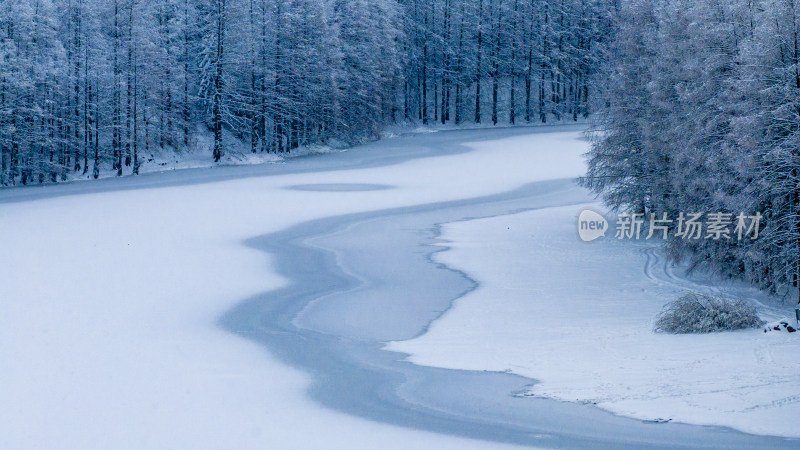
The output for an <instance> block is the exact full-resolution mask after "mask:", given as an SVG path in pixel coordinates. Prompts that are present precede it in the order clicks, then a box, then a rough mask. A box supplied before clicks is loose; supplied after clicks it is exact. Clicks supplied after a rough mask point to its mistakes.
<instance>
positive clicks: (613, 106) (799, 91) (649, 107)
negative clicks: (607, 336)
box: [583, 0, 800, 291]
mask: <svg viewBox="0 0 800 450" xmlns="http://www.w3.org/2000/svg"><path fill="white" fill-rule="evenodd" d="M615 17H616V19H615V25H614V27H613V30H614V35H613V36H611V37H610V39H609V45H608V46H607V47H606V48H605V50H604V56H603V58H602V60H603V61H604V62H603V64H602V65H601V67H600V68H599V70H598V76H599V78H600V82H599V83H598V84H597V85H598V86H602V89H599V90H598V91H597V92H596V93H595V96H594V101H595V105H596V110H597V114H596V116H595V118H596V123H597V130H598V133H597V135H596V139H595V141H594V144H593V146H592V149H591V152H590V154H589V171H588V175H587V177H586V178H585V179H584V180H583V181H584V183H585V184H586V185H587V186H588V187H590V188H592V189H594V190H595V191H597V192H600V193H602V194H603V198H604V199H605V201H606V202H607V203H608V204H610V205H612V206H614V207H616V208H619V209H624V210H627V211H629V212H634V213H640V214H644V215H645V216H648V217H649V215H650V214H655V215H656V217H662V216H663V214H667V215H668V216H669V217H678V216H679V214H680V213H685V214H689V213H706V214H708V213H723V214H732V215H733V216H734V217H735V216H736V215H737V214H740V213H742V212H744V213H746V214H748V215H753V216H755V215H758V214H761V215H763V218H762V219H761V229H760V230H759V231H760V233H759V236H758V238H757V239H744V240H737V239H731V240H726V239H721V240H710V239H694V240H693V239H684V238H681V237H676V236H675V235H674V234H672V235H671V237H670V238H669V239H668V241H667V248H668V250H669V253H670V255H671V256H672V257H673V258H674V259H684V258H687V259H689V260H690V261H691V262H692V263H693V265H694V266H698V265H702V266H710V267H711V268H712V269H715V270H717V271H719V272H721V273H723V274H727V275H729V276H734V277H743V278H744V279H746V280H747V281H749V282H751V283H754V284H755V285H757V286H759V287H762V288H767V289H771V290H773V291H776V290H783V289H784V288H787V287H788V286H791V285H794V286H797V284H798V274H799V273H800V43H798V38H799V37H800V36H798V34H800V2H798V0H700V1H698V0H691V1H690V0H630V1H627V2H621V4H620V6H619V11H618V14H616V15H615Z"/></svg>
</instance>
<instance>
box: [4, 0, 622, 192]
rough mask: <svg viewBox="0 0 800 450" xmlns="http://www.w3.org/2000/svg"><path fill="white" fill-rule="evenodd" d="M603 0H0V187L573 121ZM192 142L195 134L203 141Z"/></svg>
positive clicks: (582, 106) (601, 25)
mask: <svg viewBox="0 0 800 450" xmlns="http://www.w3.org/2000/svg"><path fill="white" fill-rule="evenodd" d="M612 11H613V2H612V1H610V0H435V1H429V0H399V1H396V0H322V1H320V0H153V1H149V0H148V1H145V0H2V1H0V61H2V64H0V152H1V157H0V164H1V165H0V185H14V184H31V183H47V182H57V181H59V180H65V179H68V178H69V177H71V176H72V177H74V176H75V175H76V174H77V175H80V176H83V177H95V178H97V177H98V176H99V175H100V173H101V172H102V171H106V172H108V171H112V173H116V174H117V175H126V174H131V173H132V174H137V173H138V171H139V167H140V164H141V162H142V159H143V158H145V157H148V156H149V155H151V154H152V153H153V152H162V153H163V152H167V153H169V152H175V153H180V152H182V151H184V150H186V149H195V148H197V147H198V146H202V145H205V146H206V147H208V158H214V160H215V161H219V160H220V158H221V157H222V156H223V155H224V154H225V152H226V150H227V149H228V148H230V147H234V146H235V147H237V148H246V149H247V151H249V152H254V153H260V152H276V153H282V152H288V151H291V150H292V149H294V148H296V147H298V146H303V145H306V144H310V143H324V142H326V141H328V140H330V139H334V138H335V139H337V140H338V141H342V142H346V143H353V142H357V141H359V140H362V139H364V138H371V137H373V136H376V135H377V134H378V133H379V131H380V130H381V128H382V127H384V126H385V125H388V124H391V123H398V122H404V121H405V122H411V121H413V122H419V123H421V124H432V123H442V124H461V123H468V122H482V123H493V124H497V123H511V124H514V123H520V122H546V121H553V120H556V121H557V120H561V119H570V120H574V119H577V118H578V117H580V116H584V115H586V114H587V113H588V110H589V109H588V106H587V105H588V101H589V100H588V99H589V98H590V97H591V95H592V92H591V89H590V87H589V86H590V79H591V77H592V74H593V73H594V72H595V69H596V67H597V64H598V61H599V59H598V55H599V49H600V44H601V43H602V41H603V39H604V37H605V36H608V35H609V26H610V25H611V16H610V14H611V12H612ZM201 144H202V145H201Z"/></svg>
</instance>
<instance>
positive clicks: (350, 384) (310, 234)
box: [219, 182, 797, 448]
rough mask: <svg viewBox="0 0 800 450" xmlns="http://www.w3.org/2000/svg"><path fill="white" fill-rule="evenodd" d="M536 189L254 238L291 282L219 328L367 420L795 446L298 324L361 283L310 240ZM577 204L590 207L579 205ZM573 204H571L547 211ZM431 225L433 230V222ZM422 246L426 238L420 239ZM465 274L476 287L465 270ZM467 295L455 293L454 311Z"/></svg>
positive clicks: (590, 439)
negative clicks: (533, 390) (645, 413)
mask: <svg viewBox="0 0 800 450" xmlns="http://www.w3.org/2000/svg"><path fill="white" fill-rule="evenodd" d="M545 183H546V182H545ZM533 185H541V183H533V184H532V185H529V186H526V187H523V188H521V189H518V190H516V191H512V192H509V193H505V194H499V195H493V196H487V197H482V198H478V199H468V200H460V201H454V202H444V203H436V204H428V205H422V206H414V207H407V208H396V209H388V210H383V211H376V212H367V213H358V214H350V215H345V216H339V217H333V218H325V219H320V220H315V221H312V222H306V223H303V224H299V225H297V226H294V227H292V228H289V229H286V230H283V231H280V232H277V233H274V234H269V235H264V236H260V237H256V238H253V239H250V240H248V241H247V242H246V245H248V246H250V247H252V248H256V249H259V250H261V251H265V252H267V253H269V254H271V255H272V256H273V258H274V259H273V266H274V267H275V268H276V270H277V272H278V273H279V274H280V275H281V276H283V277H285V278H287V279H288V280H290V281H289V284H288V285H287V286H285V287H283V288H281V289H278V290H274V291H270V292H265V293H263V294H260V295H257V296H254V297H251V298H250V299H247V300H245V301H243V302H241V303H239V304H238V305H237V306H236V307H234V308H233V309H232V310H231V311H229V312H228V313H226V314H225V315H224V316H223V317H222V318H220V321H219V323H220V325H221V326H222V327H223V328H225V329H226V330H229V331H230V332H233V333H236V334H238V335H240V336H242V337H245V338H247V339H250V340H253V341H255V342H258V343H260V344H262V345H264V346H266V347H267V348H268V349H269V351H270V353H271V354H272V355H274V356H276V357H278V358H279V359H280V360H281V361H283V362H284V363H286V364H289V365H290V366H293V367H296V368H298V369H301V370H303V371H305V372H307V373H309V374H310V375H311V376H312V378H313V382H312V384H311V386H310V387H309V391H308V392H309V395H310V397H311V398H312V399H314V400H315V401H317V402H319V403H320V404H322V405H324V406H326V407H328V408H331V409H334V410H338V411H341V412H344V413H347V414H350V415H354V416H358V417H363V418H366V419H369V420H375V421H379V422H384V423H389V424H394V425H401V426H406V427H410V428H414V429H419V430H426V431H431V432H437V433H443V434H449V435H455V436H461V437H467V438H474V439H481V440H487V441H495V442H504V443H514V444H522V445H531V446H544V447H548V448H620V447H630V448H679V447H685V448H792V447H796V445H797V441H796V440H793V439H786V438H780V437H769V436H756V435H750V434H746V433H742V432H738V431H735V430H731V429H728V428H723V427H708V426H696V425H686V424H679V423H668V424H658V425H653V424H646V423H643V422H641V421H640V420H636V419H631V418H625V417H620V416H616V415H614V414H612V413H609V412H606V411H603V410H600V409H598V408H596V407H593V406H589V405H580V404H576V403H568V402H563V401H558V400H552V399H540V398H521V397H518V396H515V395H514V393H517V392H520V391H521V390H523V389H524V388H525V386H529V385H530V384H531V383H534V382H535V381H534V380H531V379H527V378H524V377H521V376H518V375H513V374H508V373H496V372H483V371H465V370H452V369H441V368H434V367H426V366H418V365H415V364H412V363H410V362H408V361H405V360H404V359H405V356H406V355H405V354H402V353H398V352H392V351H387V350H384V349H383V348H382V347H383V342H379V341H371V340H358V339H350V338H346V337H342V336H337V335H333V334H326V333H322V332H319V331H315V330H313V329H307V328H298V327H296V326H295V325H294V324H293V319H294V318H295V317H296V316H297V314H299V313H300V312H301V311H302V310H303V309H304V308H305V306H306V305H307V304H308V303H309V302H311V301H313V300H314V299H316V298H319V297H321V296H324V295H329V294H332V293H335V292H341V291H346V290H350V289H353V288H355V287H357V285H358V284H359V283H360V282H359V281H358V280H357V279H355V278H354V277H352V276H348V275H347V274H346V273H345V272H344V271H343V270H342V269H341V268H340V267H339V266H338V265H337V262H336V254H335V253H334V252H333V251H331V250H325V249H322V248H318V247H314V246H311V245H307V244H306V242H305V241H307V240H309V239H311V238H314V237H318V236H322V235H327V234H330V233H331V232H333V231H335V230H342V229H343V228H345V227H347V226H350V225H352V224H355V223H358V222H362V221H366V220H373V219H376V218H381V217H389V216H395V215H403V214H417V213H420V212H425V211H431V210H436V209H443V208H449V207H455V206H464V205H467V204H479V203H491V202H496V201H501V200H503V199H507V198H511V197H513V196H515V195H523V194H524V193H525V192H526V191H527V190H530V189H531V186H533ZM580 203H585V202H583V201H581V202H578V203H574V204H580ZM568 204H572V203H567V204H560V205H551V206H566V205H568ZM506 213H507V212H506ZM496 215H503V214H496ZM464 219H466V217H465V218H464ZM430 226H431V227H434V228H435V227H436V224H435V223H433V224H431V225H430ZM425 240H426V239H424V238H420V241H421V243H424V241H425ZM426 248H427V249H428V250H427V251H428V255H427V259H428V260H429V261H430V262H431V263H432V264H435V265H436V266H439V267H438V268H439V270H442V269H444V270H452V269H449V268H446V267H441V266H442V264H440V263H437V262H434V261H433V260H432V259H431V255H432V254H433V253H435V252H437V251H441V250H442V248H441V247H438V246H432V245H427V246H426ZM461 275H462V276H464V277H466V279H468V280H470V281H471V283H474V284H477V283H475V281H474V280H471V279H469V276H468V275H467V274H464V273H461ZM464 294H465V292H456V293H454V295H452V296H451V299H450V301H449V305H450V307H451V306H452V305H453V303H454V302H455V301H456V300H457V299H458V298H460V297H461V296H462V295H464ZM429 324H430V322H429V323H427V324H425V327H427V326H429Z"/></svg>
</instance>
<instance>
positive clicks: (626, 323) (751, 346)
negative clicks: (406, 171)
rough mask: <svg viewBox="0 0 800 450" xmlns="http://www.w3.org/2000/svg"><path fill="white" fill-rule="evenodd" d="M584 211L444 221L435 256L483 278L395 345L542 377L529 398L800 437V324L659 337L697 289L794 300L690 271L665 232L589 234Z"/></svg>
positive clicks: (439, 361)
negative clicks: (650, 237) (657, 236)
mask: <svg viewBox="0 0 800 450" xmlns="http://www.w3.org/2000/svg"><path fill="white" fill-rule="evenodd" d="M585 206H591V207H593V208H595V209H597V210H598V211H602V207H601V206H600V205H585ZM582 209H583V207H561V208H549V209H543V210H535V211H529V212H524V213H519V214H514V215H509V216H501V217H495V218H488V219H479V220H472V221H466V222H456V223H451V224H446V225H444V226H443V229H442V232H443V233H442V238H443V239H444V240H445V244H442V245H445V246H446V247H448V248H449V249H448V250H446V251H443V252H439V253H437V254H436V255H435V258H436V260H437V261H440V262H442V263H444V264H446V265H447V266H449V267H452V268H454V269H458V270H461V271H463V272H465V273H467V274H468V275H469V276H470V277H471V278H473V279H474V280H476V281H477V282H478V283H479V284H480V285H479V287H478V288H477V289H476V290H474V291H473V292H471V293H469V294H467V295H466V296H464V297H462V298H460V299H459V300H457V301H456V303H455V306H454V307H453V308H452V309H451V310H449V311H448V312H447V313H445V315H444V316H443V317H442V318H440V319H439V320H437V321H436V322H434V324H433V325H432V326H431V328H430V330H429V331H428V332H427V334H424V335H423V336H421V337H418V338H416V339H413V340H410V341H405V342H395V343H391V344H390V345H388V347H389V348H390V349H392V350H397V351H401V352H406V353H409V354H411V356H410V360H411V361H412V362H414V363H417V364H423V365H432V366H438V367H447V368H458V369H472V370H492V371H510V372H514V373H517V374H521V375H524V376H527V377H531V378H534V379H536V380H537V381H538V383H537V384H535V385H534V386H533V387H532V388H531V390H530V392H528V395H534V396H541V397H551V398H555V399H561V400H566V401H575V402H586V403H596V404H597V405H598V406H599V407H601V408H604V409H607V410H609V411H612V412H614V413H617V414H621V415H626V416H632V417H636V418H641V419H646V420H658V419H662V420H674V421H680V422H688V423H694V424H709V425H711V424H713V425H724V426H729V427H733V428H736V429H739V430H742V431H746V432H751V433H757V434H775V435H783V436H793V437H798V436H800V428H799V427H798V426H797V419H798V418H800V333H792V334H790V333H786V332H781V333H778V332H773V333H764V332H763V330H762V329H756V330H744V331H736V332H726V333H715V334H706V335H669V334H656V333H653V332H652V322H653V319H654V318H655V317H656V315H657V314H658V312H659V311H660V310H661V308H662V306H663V305H664V304H665V303H667V302H669V301H671V300H673V299H675V298H677V297H678V296H679V295H680V294H681V293H682V292H685V291H686V290H690V289H695V290H700V291H715V290H716V291H722V292H723V293H726V294H727V295H737V296H741V297H744V298H748V299H752V300H753V301H757V302H759V305H760V306H759V309H760V314H761V315H762V317H763V318H764V319H767V320H775V319H779V318H783V317H789V316H790V314H791V315H792V317H793V311H792V309H791V307H789V306H788V305H787V306H780V303H779V302H780V300H778V299H774V298H769V297H767V296H766V295H764V294H763V293H760V292H758V291H757V290H755V289H752V288H748V287H746V286H743V285H741V284H739V283H733V282H724V281H720V280H716V279H714V278H713V277H711V276H707V275H706V276H703V275H698V276H693V277H692V278H691V279H688V278H687V277H684V276H682V275H681V274H682V273H684V272H683V271H682V270H681V268H671V267H669V266H668V265H667V264H666V262H665V260H664V258H663V257H662V256H661V255H662V253H661V251H660V249H659V244H658V243H657V242H655V241H630V240H623V241H618V240H615V239H614V233H613V230H612V231H611V232H610V233H608V234H607V236H606V238H603V239H600V240H598V241H595V242H591V243H585V242H582V241H581V240H580V239H579V237H578V234H577V216H578V214H579V213H580V211H581V210H582ZM609 217H610V216H609ZM788 303H791V301H788ZM791 323H792V324H794V320H792V321H791Z"/></svg>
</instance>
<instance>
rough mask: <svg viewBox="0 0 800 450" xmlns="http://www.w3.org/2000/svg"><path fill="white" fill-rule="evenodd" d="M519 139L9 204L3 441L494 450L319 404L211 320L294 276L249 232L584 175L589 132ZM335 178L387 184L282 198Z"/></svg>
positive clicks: (1, 358)
mask: <svg viewBox="0 0 800 450" xmlns="http://www.w3.org/2000/svg"><path fill="white" fill-rule="evenodd" d="M573 130H574V128H573ZM514 133H517V135H516V137H509V138H507V139H503V140H501V141H498V142H495V143H480V144H476V145H475V146H474V148H475V150H474V151H471V152H467V153H462V154H451V155H448V156H439V157H429V158H423V159H412V160H410V161H407V162H401V163H399V164H394V165H388V166H382V167H374V166H375V165H376V164H375V163H374V162H373V161H372V160H370V159H369V155H370V152H391V151H393V150H394V149H393V148H391V147H390V148H388V149H387V148H383V147H382V146H384V145H388V146H398V145H403V143H404V142H407V141H400V140H393V141H391V142H390V141H387V142H388V143H386V144H381V143H379V144H375V145H373V146H371V147H369V148H365V149H362V150H358V151H355V150H354V151H353V152H352V153H353V158H355V160H356V161H361V160H359V159H358V158H363V161H361V162H362V163H363V165H364V166H365V168H362V169H354V170H336V171H324V167H321V168H319V169H318V171H309V172H301V173H290V174H287V175H279V174H276V175H275V176H261V177H253V175H252V174H251V175H250V176H251V177H250V178H246V179H232V180H228V181H222V182H203V183H201V184H193V185H186V186H182V185H180V183H179V182H178V183H177V185H176V186H170V187H160V188H151V189H132V190H117V191H112V192H97V193H89V194H83V195H68V196H62V197H52V198H43V199H40V200H35V201H19V202H10V203H5V204H2V205H0V230H2V232H0V249H2V258H3V261H4V264H3V265H2V266H3V269H2V270H0V299H2V304H3V313H2V314H0V342H2V344H0V366H1V367H2V369H0V404H1V405H3V406H2V408H0V448H4V449H17V448H264V447H265V446H266V447H269V448H322V447H325V448H348V449H354V448H369V449H374V448H391V447H393V446H397V447H399V448H423V447H429V448H470V447H474V448H496V447H497V444H487V443H483V442H478V441H467V440H464V439H460V438H454V437H449V436H440V435H435V434H432V433H427V432H421V431H414V430H410V429H405V428H399V427H395V426H389V425H382V424H378V423H374V422H371V421H367V420H364V419H357V418H353V417H349V416H346V415H343V414H340V413H336V412H333V411H329V410H326V409H322V408H320V407H319V406H318V405H316V404H314V403H313V402H312V401H310V400H309V399H308V398H307V396H306V395H305V393H304V391H305V389H306V388H307V386H308V383H309V376H308V375H306V374H304V373H302V372H300V371H298V370H295V369H292V368H289V367H286V366H285V365H283V364H281V363H279V362H277V361H276V360H275V359H274V358H273V357H271V356H270V355H269V354H266V352H265V351H264V350H263V349H262V348H261V347H259V346H258V345H256V344H254V343H251V342H248V341H246V340H243V339H240V338H239V337H237V336H234V335H232V334H229V333H227V332H225V331H224V330H222V329H220V328H218V327H217V320H218V318H219V317H220V316H221V315H222V314H223V313H225V312H226V311H227V310H229V309H230V308H231V307H233V306H234V305H236V304H237V302H239V301H241V300H242V299H245V298H247V297H249V296H252V295H254V294H257V293H260V292H264V291H267V290H270V289H276V288H278V287H280V286H282V285H283V283H285V280H282V279H280V277H278V276H276V275H275V274H274V272H273V271H272V270H271V266H270V261H269V260H268V259H267V258H265V257H264V255H263V254H262V253H260V252H258V251H256V250H254V249H251V248H248V247H246V246H244V245H242V242H243V241H244V240H246V239H249V238H252V237H254V236H259V235H263V234H266V233H270V232H274V231H277V230H281V229H285V228H287V227H290V226H292V225H294V224H298V223H301V222H304V221H308V220H312V219H319V218H323V217H330V216H335V215H341V214H345V213H352V212H358V211H369V210H379V209H384V208H389V207H398V206H408V205H416V204H420V203H427V202H434V201H444V200H453V199H462V198H470V197H475V196H481V195H487V194H491V193H499V192H505V191H508V190H510V189H514V188H517V187H519V186H521V185H523V184H526V183H529V182H530V181H531V180H533V179H556V178H564V177H571V176H575V175H577V174H579V172H580V170H581V169H582V167H581V164H580V163H579V162H578V161H579V158H578V157H579V155H580V154H581V153H582V152H584V151H585V150H586V142H585V141H583V140H581V133H580V131H569V132H561V133H544V134H531V135H527V136H520V135H519V134H521V133H519V132H513V131H511V132H508V134H509V135H513V134H514ZM494 135H495V136H500V135H498V134H497V133H495V134H494ZM436 136H438V137H437V139H445V140H446V136H444V134H443V133H436ZM485 136H492V134H486V135H485ZM501 137H502V136H501ZM418 141H419V140H417V141H414V142H417V144H419V145H424V144H425V142H418ZM454 141H455V142H456V143H458V137H456V138H455V139H454ZM406 145H412V144H411V143H407V144H406ZM429 145H430V146H432V147H436V146H437V145H439V144H437V143H436V142H432V143H429ZM554 148H557V149H558V152H557V153H554V152H553V149H554ZM358 152H362V153H361V154H360V155H362V156H359V154H358ZM434 153H435V152H434ZM290 166H291V164H287V165H286V167H287V170H291V167H290ZM371 166H372V167H371ZM210 173H211V174H212V177H213V173H214V172H213V171H210ZM278 173H279V172H278ZM152 180H153V178H142V182H145V181H146V182H148V183H150V182H152ZM137 182H138V181H135V180H131V181H130V183H137ZM124 183H125V180H120V181H119V182H115V183H113V184H114V185H119V184H124ZM342 183H351V184H362V185H378V184H380V185H389V186H392V189H383V190H368V191H352V192H318V191H308V190H297V189H289V188H290V187H292V186H298V185H314V184H342ZM86 184H87V185H88V184H91V183H86ZM111 185H112V183H111V182H109V183H107V184H100V185H99V186H111ZM60 189H62V187H59V186H54V187H48V189H47V190H46V191H47V192H50V193H52V194H53V195H58V191H59V190H60ZM63 189H65V190H67V189H75V188H74V186H64V187H63ZM87 190H88V191H91V187H87ZM32 192H33V191H32ZM39 192H42V191H41V190H40V191H39ZM0 195H3V194H0ZM10 195H11V196H13V195H15V192H14V191H11V192H10Z"/></svg>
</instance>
